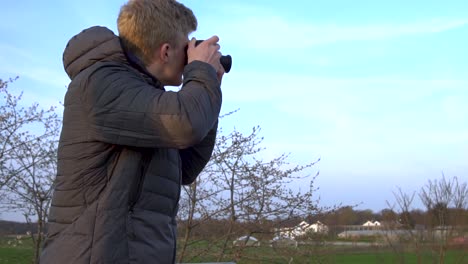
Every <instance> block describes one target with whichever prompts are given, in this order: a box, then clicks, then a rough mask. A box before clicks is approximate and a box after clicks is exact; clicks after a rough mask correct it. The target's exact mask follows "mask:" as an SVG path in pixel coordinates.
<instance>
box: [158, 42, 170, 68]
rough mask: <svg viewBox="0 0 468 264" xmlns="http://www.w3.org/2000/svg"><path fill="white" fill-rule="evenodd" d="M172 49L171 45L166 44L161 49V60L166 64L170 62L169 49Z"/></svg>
mask: <svg viewBox="0 0 468 264" xmlns="http://www.w3.org/2000/svg"><path fill="white" fill-rule="evenodd" d="M170 48H171V45H169V43H164V44H162V45H161V47H160V48H159V59H160V60H161V61H162V62H164V63H166V62H168V61H169V49H170Z"/></svg>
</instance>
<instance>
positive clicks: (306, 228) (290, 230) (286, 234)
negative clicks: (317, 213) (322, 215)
mask: <svg viewBox="0 0 468 264" xmlns="http://www.w3.org/2000/svg"><path fill="white" fill-rule="evenodd" d="M275 233H276V235H277V237H280V238H290V239H296V238H297V237H301V236H304V235H306V234H311V233H316V234H327V233H328V226H326V225H325V224H323V223H322V222H320V221H317V222H316V223H314V224H309V223H307V222H306V221H302V222H300V223H299V224H298V225H296V226H293V227H283V228H276V229H275Z"/></svg>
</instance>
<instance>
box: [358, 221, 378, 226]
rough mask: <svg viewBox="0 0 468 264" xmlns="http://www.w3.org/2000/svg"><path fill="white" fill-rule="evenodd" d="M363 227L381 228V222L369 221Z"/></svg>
mask: <svg viewBox="0 0 468 264" xmlns="http://www.w3.org/2000/svg"><path fill="white" fill-rule="evenodd" d="M362 225H363V226H381V224H380V222H379V221H374V222H372V221H367V222H365V223H364V224H362Z"/></svg>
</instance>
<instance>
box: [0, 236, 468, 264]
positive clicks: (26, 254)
mask: <svg viewBox="0 0 468 264" xmlns="http://www.w3.org/2000/svg"><path fill="white" fill-rule="evenodd" d="M19 241H21V242H19ZM419 255H420V257H421V259H420V262H418V254H415V253H414V252H406V253H395V252H392V251H391V250H389V249H382V248H379V249H377V248H366V249H363V248H343V247H336V248H330V247H327V248H317V247H313V248H312V247H307V246H299V247H298V248H281V249H278V248H276V249H275V248H272V247H269V246H265V247H263V246H261V247H251V248H247V249H245V251H244V252H243V256H244V257H243V258H242V260H241V261H238V262H237V263H238V264H249V263H252V264H253V263H265V264H266V263H272V264H275V263H278V264H280V263H330V264H332V263H336V264H367V263H378V264H386V263H388V264H392V263H405V264H411V263H439V261H438V260H437V258H436V256H434V255H433V254H432V253H431V252H424V253H423V254H419ZM32 256H33V249H32V243H31V240H30V239H26V238H22V239H20V240H18V239H17V238H15V237H7V238H2V239H0V264H3V263H8V264H30V263H31V259H32ZM291 258H292V262H290V261H291ZM212 261H215V258H214V257H210V256H207V255H205V256H204V257H199V258H196V259H193V260H191V261H190V263H201V262H212ZM225 261H229V260H228V259H226V260H225ZM443 263H446V264H458V263H468V256H467V253H466V252H465V251H463V250H449V251H448V252H447V255H446V256H445V258H444V262H443Z"/></svg>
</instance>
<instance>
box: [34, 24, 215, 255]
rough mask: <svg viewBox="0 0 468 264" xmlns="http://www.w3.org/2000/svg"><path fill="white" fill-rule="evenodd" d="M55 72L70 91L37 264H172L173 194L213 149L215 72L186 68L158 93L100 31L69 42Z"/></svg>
mask: <svg viewBox="0 0 468 264" xmlns="http://www.w3.org/2000/svg"><path fill="white" fill-rule="evenodd" d="M63 62H64V66H65V70H66V72H67V73H68V75H69V76H70V78H71V79H72V82H71V83H70V85H69V87H68V91H67V93H66V96H65V109H64V117H63V128H62V134H61V137H60V144H59V149H58V169H57V180H56V186H55V191H54V195H53V199H52V205H51V208H50V216H49V229H48V235H47V239H46V241H45V244H44V249H43V252H42V255H41V263H42V264H48V263H60V264H65V263H79V264H81V263H96V264H97V263H111V264H118V263H173V262H174V261H175V246H176V222H175V216H176V214H177V204H178V200H179V195H180V188H181V184H190V183H191V182H193V181H194V180H195V179H196V177H197V175H198V174H199V173H200V171H201V170H202V169H203V167H204V166H205V165H206V163H207V162H208V160H209V158H210V156H211V153H212V150H213V147H214V142H215V137H216V127H217V120H218V116H219V111H220V108H221V90H220V87H219V82H218V80H217V77H216V72H215V70H214V68H213V67H212V66H210V65H209V64H206V63H203V62H199V61H195V62H192V63H190V64H189V65H187V66H186V67H185V70H184V84H183V87H182V89H181V90H180V91H179V92H170V91H165V90H164V87H163V86H162V85H161V84H160V83H159V82H158V81H157V80H156V79H154V78H153V77H151V76H150V75H149V74H147V73H146V71H145V69H144V68H143V67H140V66H139V64H138V62H137V61H135V60H133V59H131V57H129V56H128V54H126V53H125V52H124V51H123V49H122V46H121V43H120V39H119V38H118V37H117V36H116V35H115V34H114V33H113V32H112V31H110V30H109V29H107V28H103V27H92V28H89V29H87V30H84V31H83V32H81V33H80V34H78V35H76V36H75V37H73V38H72V39H71V40H70V41H69V43H68V45H67V47H66V49H65V52H64V54H63Z"/></svg>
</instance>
